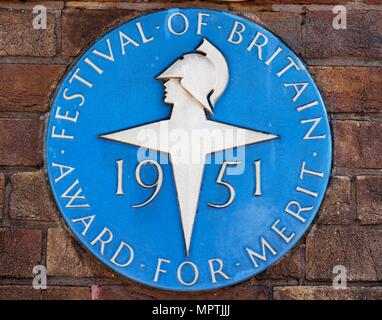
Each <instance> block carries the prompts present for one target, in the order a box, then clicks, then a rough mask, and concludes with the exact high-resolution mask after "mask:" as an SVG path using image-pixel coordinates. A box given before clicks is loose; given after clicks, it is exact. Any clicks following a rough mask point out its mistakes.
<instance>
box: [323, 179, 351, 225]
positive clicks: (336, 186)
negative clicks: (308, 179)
mask: <svg viewBox="0 0 382 320" xmlns="http://www.w3.org/2000/svg"><path fill="white" fill-rule="evenodd" d="M352 220H354V219H352V215H351V209H350V178H349V177H345V176H337V177H332V178H331V180H330V183H329V187H328V190H327V191H326V195H325V199H324V202H323V204H322V206H321V210H320V211H319V213H318V223H319V224H345V225H346V224H350V223H351V222H352Z"/></svg>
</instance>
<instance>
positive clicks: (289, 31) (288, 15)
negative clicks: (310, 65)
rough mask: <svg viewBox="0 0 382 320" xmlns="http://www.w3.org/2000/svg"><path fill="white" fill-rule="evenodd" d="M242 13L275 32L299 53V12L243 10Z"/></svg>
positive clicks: (300, 18) (300, 19)
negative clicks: (254, 11)
mask: <svg viewBox="0 0 382 320" xmlns="http://www.w3.org/2000/svg"><path fill="white" fill-rule="evenodd" d="M242 15H243V16H244V17H246V18H248V19H250V20H253V21H255V22H256V23H259V24H261V25H263V26H264V27H265V28H267V29H269V30H270V31H272V32H273V33H275V34H277V36H279V37H280V38H281V39H282V40H283V41H285V43H286V44H287V45H289V46H290V47H291V48H292V49H293V50H294V51H295V52H297V53H301V51H302V39H301V21H302V17H301V15H300V14H297V13H292V12H257V13H248V12H243V13H242Z"/></svg>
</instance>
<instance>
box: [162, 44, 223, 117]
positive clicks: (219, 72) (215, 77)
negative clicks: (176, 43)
mask: <svg viewBox="0 0 382 320" xmlns="http://www.w3.org/2000/svg"><path fill="white" fill-rule="evenodd" d="M228 78H229V74H228V66H227V61H226V59H225V58H224V56H223V54H222V53H221V52H220V51H219V49H217V48H216V47H215V46H214V45H212V44H211V43H210V42H209V41H208V40H207V39H203V41H202V43H201V44H200V45H199V46H198V47H197V48H196V50H195V52H193V53H187V54H185V55H184V56H182V57H180V58H179V59H177V60H176V61H175V62H174V63H173V64H171V65H170V66H169V67H168V68H167V69H165V70H164V71H163V72H162V73H161V74H160V75H159V76H158V77H157V79H160V80H166V82H165V84H164V86H165V100H164V101H165V102H166V103H168V104H176V103H177V102H178V101H177V100H178V97H179V95H180V94H188V95H190V96H192V97H193V98H194V99H196V100H197V101H198V102H199V103H200V104H201V105H202V106H203V108H204V109H205V110H207V111H208V112H209V113H212V109H213V107H214V106H215V103H216V101H217V100H218V99H219V97H220V96H221V95H222V94H223V92H224V90H225V88H226V86H227V83H228Z"/></svg>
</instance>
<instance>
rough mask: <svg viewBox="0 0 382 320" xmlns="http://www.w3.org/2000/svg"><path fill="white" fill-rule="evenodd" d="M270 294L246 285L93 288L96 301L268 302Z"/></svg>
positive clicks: (263, 288)
mask: <svg viewBox="0 0 382 320" xmlns="http://www.w3.org/2000/svg"><path fill="white" fill-rule="evenodd" d="M269 294H270V293H269V291H268V289H267V288H265V287H259V286H251V285H248V284H246V283H242V284H239V285H236V286H233V287H229V288H223V289H220V290H214V291H208V292H200V293H181V292H171V291H163V290H156V289H149V288H148V287H144V286H141V285H137V284H131V285H125V286H93V287H92V297H93V299H95V300H156V299H163V300H190V299H192V300H232V299H236V300H268V299H269Z"/></svg>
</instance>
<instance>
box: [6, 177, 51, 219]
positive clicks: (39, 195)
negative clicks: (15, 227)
mask: <svg viewBox="0 0 382 320" xmlns="http://www.w3.org/2000/svg"><path fill="white" fill-rule="evenodd" d="M11 186H12V189H11V193H10V199H9V216H10V218H11V219H16V220H34V221H47V222H52V221H57V220H58V213H57V212H56V209H55V206H54V204H53V202H52V200H51V199H50V197H49V190H48V182H47V180H46V178H45V175H44V173H43V172H42V171H36V172H21V173H16V174H13V175H12V176H11Z"/></svg>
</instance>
